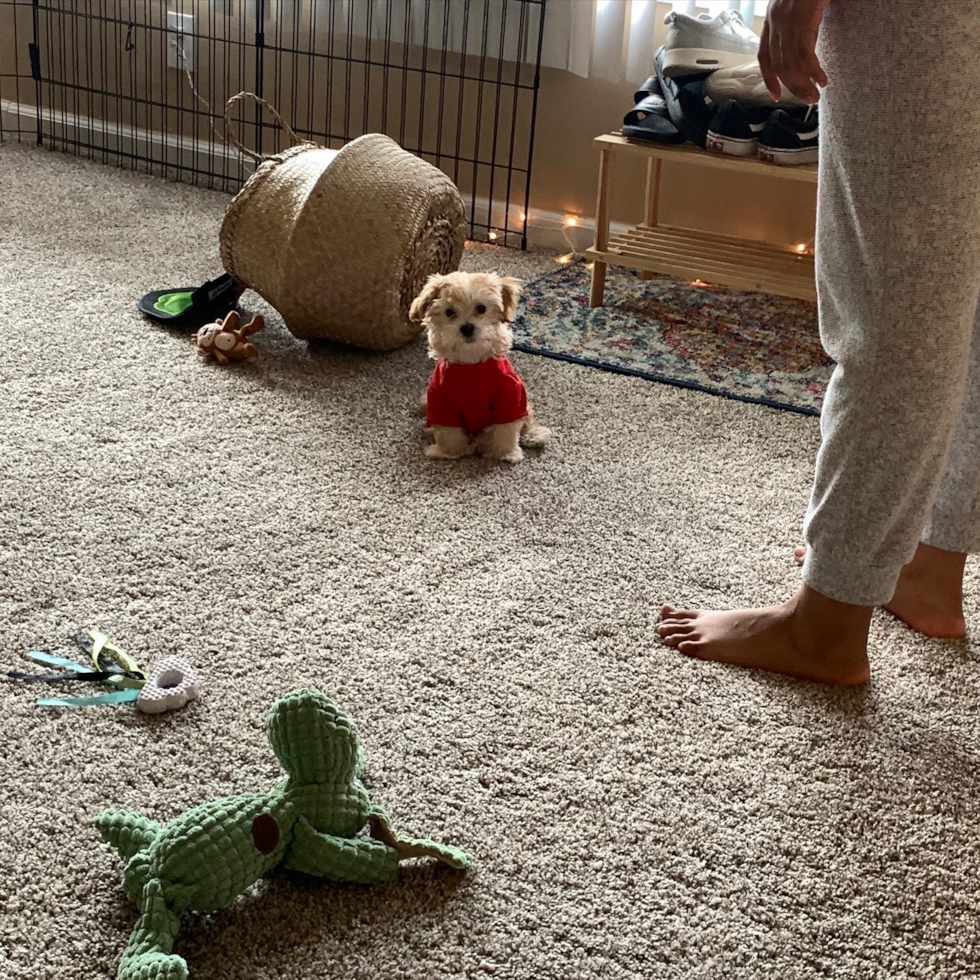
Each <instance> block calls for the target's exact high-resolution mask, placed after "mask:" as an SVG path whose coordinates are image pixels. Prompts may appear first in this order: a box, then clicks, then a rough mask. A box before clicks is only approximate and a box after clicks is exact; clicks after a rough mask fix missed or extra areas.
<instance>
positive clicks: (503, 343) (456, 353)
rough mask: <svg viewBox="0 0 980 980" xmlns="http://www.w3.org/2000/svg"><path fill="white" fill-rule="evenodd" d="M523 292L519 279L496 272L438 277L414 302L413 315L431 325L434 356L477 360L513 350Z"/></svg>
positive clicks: (452, 360) (463, 361) (454, 361)
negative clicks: (513, 327) (515, 319)
mask: <svg viewBox="0 0 980 980" xmlns="http://www.w3.org/2000/svg"><path fill="white" fill-rule="evenodd" d="M520 295H521V286H520V283H519V282H518V281H517V280H516V279H511V278H509V277H507V276H498V275H496V274H495V273H492V272H491V273H486V272H453V273H451V274H450V275H448V276H432V277H431V278H430V279H429V281H428V282H427V283H426V285H425V288H424V289H423V290H422V292H421V293H419V295H418V297H417V298H416V300H415V302H414V303H412V309H411V317H412V319H413V320H415V321H421V322H422V323H424V324H425V326H426V329H427V330H428V332H429V354H430V356H431V357H433V358H436V359H438V358H441V357H444V358H445V359H446V360H447V361H449V362H450V363H451V364H476V363H477V362H479V361H485V360H487V359H488V358H491V357H503V356H504V355H505V354H506V353H507V351H509V350H510V345H511V342H512V340H513V336H512V334H511V330H510V321H511V320H512V319H513V317H514V313H515V312H516V310H517V301H518V299H519V297H520Z"/></svg>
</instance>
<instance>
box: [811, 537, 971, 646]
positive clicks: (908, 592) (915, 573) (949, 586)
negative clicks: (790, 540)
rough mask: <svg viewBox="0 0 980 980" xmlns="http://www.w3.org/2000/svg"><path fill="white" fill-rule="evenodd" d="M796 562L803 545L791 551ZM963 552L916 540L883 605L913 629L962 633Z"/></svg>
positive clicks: (955, 636) (947, 636) (941, 635)
mask: <svg viewBox="0 0 980 980" xmlns="http://www.w3.org/2000/svg"><path fill="white" fill-rule="evenodd" d="M794 554H795V556H796V563H797V565H802V564H803V561H804V559H805V558H806V548H802V547H800V548H797V549H796V551H795V552H794ZM965 565H966V555H964V554H962V553H961V552H958V551H943V549H942V548H933V547H932V545H928V544H920V545H919V547H918V550H917V551H916V553H915V557H914V558H913V559H912V560H911V561H910V562H909V563H908V564H907V565H906V566H905V568H903V569H902V574H901V576H900V577H899V580H898V586H897V587H896V588H895V595H894V596H893V597H892V600H891V602H886V603H885V605H884V607H883V608H884V609H886V610H887V611H888V612H890V613H891V614H892V615H893V616H894V617H895V618H896V619H900V620H901V621H902V622H903V623H905V625H906V626H909V627H911V628H912V629H914V630H915V631H916V633H921V634H922V635H923V636H929V637H932V638H933V639H937V640H960V639H962V638H963V637H964V636H966V619H965V618H964V616H963V569H964V567H965Z"/></svg>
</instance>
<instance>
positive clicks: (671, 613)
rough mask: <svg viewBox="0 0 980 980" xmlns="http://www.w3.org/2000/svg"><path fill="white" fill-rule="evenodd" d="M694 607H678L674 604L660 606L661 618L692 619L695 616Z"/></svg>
mask: <svg viewBox="0 0 980 980" xmlns="http://www.w3.org/2000/svg"><path fill="white" fill-rule="evenodd" d="M697 614H698V613H697V610H696V609H678V608H677V607H676V606H661V607H660V618H661V620H677V619H694V617H695V616H697Z"/></svg>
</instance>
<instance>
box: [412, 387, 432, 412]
mask: <svg viewBox="0 0 980 980" xmlns="http://www.w3.org/2000/svg"><path fill="white" fill-rule="evenodd" d="M415 414H416V415H417V416H418V417H419V418H420V419H424V418H425V417H426V415H428V414H429V392H428V389H426V390H425V391H423V392H422V394H421V396H420V397H419V400H418V404H417V405H416V406H415Z"/></svg>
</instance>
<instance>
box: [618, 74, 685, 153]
mask: <svg viewBox="0 0 980 980" xmlns="http://www.w3.org/2000/svg"><path fill="white" fill-rule="evenodd" d="M633 99H634V101H635V102H636V105H634V106H633V108H632V109H630V111H629V112H627V113H626V115H625V117H624V118H623V130H622V132H623V136H625V137H626V138H627V139H631V140H646V141H647V142H650V143H674V144H676V143H683V142H684V134H683V133H682V132H681V131H680V130H679V129H678V128H677V127H676V126H675V125H674V123H673V122H672V120H671V118H670V111H669V109H668V107H667V102H666V101H665V99H664V96H663V89H662V88H661V86H660V80H659V79H658V78H657V76H656V75H651V76H650V77H649V78H648V79H647V80H646V81H645V82H644V83H643V84H642V85H641V86H640V87H639V88H638V89H637V90H636V92H635V93H634V95H633Z"/></svg>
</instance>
